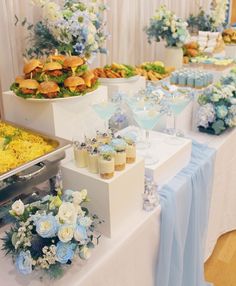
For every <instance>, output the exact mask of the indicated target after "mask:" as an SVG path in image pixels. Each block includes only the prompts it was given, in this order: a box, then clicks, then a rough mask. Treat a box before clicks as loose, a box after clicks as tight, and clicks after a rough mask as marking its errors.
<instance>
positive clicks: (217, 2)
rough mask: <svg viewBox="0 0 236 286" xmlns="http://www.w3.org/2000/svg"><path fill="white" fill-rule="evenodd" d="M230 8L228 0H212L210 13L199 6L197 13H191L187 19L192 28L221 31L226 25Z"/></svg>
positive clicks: (192, 29)
mask: <svg viewBox="0 0 236 286" xmlns="http://www.w3.org/2000/svg"><path fill="white" fill-rule="evenodd" d="M227 10H228V0H213V1H212V2H211V9H210V13H206V12H205V11H204V10H203V8H202V7H199V13H198V14H197V15H193V14H191V15H190V16H189V18H188V19H187V22H188V25H189V27H190V30H191V31H192V32H193V31H194V30H198V31H209V32H216V31H221V30H222V29H223V28H224V27H225V26H226V21H227V19H226V14H227Z"/></svg>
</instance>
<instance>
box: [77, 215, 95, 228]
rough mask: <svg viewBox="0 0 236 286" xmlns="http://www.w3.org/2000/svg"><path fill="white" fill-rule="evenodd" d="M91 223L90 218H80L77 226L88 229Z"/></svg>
mask: <svg viewBox="0 0 236 286" xmlns="http://www.w3.org/2000/svg"><path fill="white" fill-rule="evenodd" d="M92 222H93V221H92V219H91V218H90V217H88V216H86V217H81V218H80V219H79V224H80V225H82V226H84V227H89V226H90V225H91V224H92Z"/></svg>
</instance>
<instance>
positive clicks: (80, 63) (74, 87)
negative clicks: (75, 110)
mask: <svg viewBox="0 0 236 286" xmlns="http://www.w3.org/2000/svg"><path fill="white" fill-rule="evenodd" d="M23 72H24V75H23V76H19V77H17V78H16V80H15V82H14V83H13V84H12V86H11V90H12V91H14V93H15V94H16V95H17V96H20V97H22V98H25V99H56V98H66V97H73V96H81V95H84V94H86V93H88V92H91V91H93V90H95V89H96V88H97V87H98V80H97V77H96V76H95V75H94V73H93V72H92V71H90V70H89V69H88V66H87V64H86V61H85V59H83V58H80V57H78V56H67V57H66V56H63V55H51V56H49V57H48V58H47V59H46V61H43V60H40V59H31V60H30V61H28V62H27V63H26V64H25V66H24V69H23Z"/></svg>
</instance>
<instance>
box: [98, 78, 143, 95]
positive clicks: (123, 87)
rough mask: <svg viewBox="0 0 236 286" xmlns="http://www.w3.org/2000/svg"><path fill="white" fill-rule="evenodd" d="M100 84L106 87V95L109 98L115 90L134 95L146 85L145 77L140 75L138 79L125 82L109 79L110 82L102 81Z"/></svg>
mask: <svg viewBox="0 0 236 286" xmlns="http://www.w3.org/2000/svg"><path fill="white" fill-rule="evenodd" d="M102 85H103V86H106V87H107V88H108V97H109V99H111V98H112V96H113V94H115V93H117V92H122V93H126V94H127V95H130V96H131V95H134V94H135V93H137V92H138V91H139V90H141V89H144V88H145V87H146V79H145V78H144V77H141V76H140V77H139V79H138V80H136V81H132V82H127V83H113V82H112V79H111V82H110V83H102Z"/></svg>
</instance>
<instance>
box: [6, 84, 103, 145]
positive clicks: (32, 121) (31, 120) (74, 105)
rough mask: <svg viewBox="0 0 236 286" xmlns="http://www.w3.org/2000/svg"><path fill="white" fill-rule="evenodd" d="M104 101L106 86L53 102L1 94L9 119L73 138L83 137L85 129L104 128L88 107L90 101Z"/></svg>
mask: <svg viewBox="0 0 236 286" xmlns="http://www.w3.org/2000/svg"><path fill="white" fill-rule="evenodd" d="M103 100H107V88H106V87H105V86H100V87H99V88H98V89H97V90H95V91H93V92H91V93H88V94H86V95H85V96H81V97H73V98H72V97H71V98H70V99H66V100H61V101H52V102H45V101H41V102H40V101H27V100H25V99H22V98H19V97H17V96H15V95H14V94H13V92H11V91H7V92H4V93H3V108H4V114H5V119H6V120H8V121H12V122H15V123H18V124H21V125H23V126H25V127H29V128H33V129H35V130H38V131H41V132H45V133H48V134H51V135H56V136H59V137H62V138H65V139H68V140H72V139H73V137H75V136H78V135H81V137H83V134H84V132H87V130H92V129H93V130H92V131H94V132H95V130H96V129H101V128H103V126H104V122H103V120H101V119H100V118H99V117H98V116H97V115H96V113H95V112H94V111H93V109H92V108H91V104H92V103H96V102H101V101H103Z"/></svg>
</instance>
